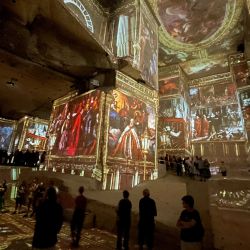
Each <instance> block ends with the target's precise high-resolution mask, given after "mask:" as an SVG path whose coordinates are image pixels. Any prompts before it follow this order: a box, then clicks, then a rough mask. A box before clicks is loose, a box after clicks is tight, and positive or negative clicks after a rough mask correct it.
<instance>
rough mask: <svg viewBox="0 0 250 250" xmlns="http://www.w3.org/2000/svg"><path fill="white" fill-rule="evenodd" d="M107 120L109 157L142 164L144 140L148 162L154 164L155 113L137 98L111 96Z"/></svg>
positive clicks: (118, 95) (120, 94) (119, 94)
mask: <svg viewBox="0 0 250 250" xmlns="http://www.w3.org/2000/svg"><path fill="white" fill-rule="evenodd" d="M112 96H113V103H112V105H111V109H110V116H109V140H108V157H110V158H119V159H120V160H124V161H125V162H126V160H132V161H142V160H143V148H142V143H143V137H145V135H146V136H147V137H148V139H149V145H148V148H147V162H154V161H155V110H154V109H153V108H152V107H151V106H150V105H148V104H146V103H145V102H143V101H140V100H139V99H138V98H136V97H132V96H129V95H127V94H124V93H122V92H120V91H117V90H114V91H113V93H112Z"/></svg>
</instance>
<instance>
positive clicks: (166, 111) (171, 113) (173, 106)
mask: <svg viewBox="0 0 250 250" xmlns="http://www.w3.org/2000/svg"><path fill="white" fill-rule="evenodd" d="M188 112H189V109H188V105H187V103H186V102H185V101H184V99H183V98H174V99H166V100H160V107H159V117H165V118H183V119H184V120H187V118H188Z"/></svg>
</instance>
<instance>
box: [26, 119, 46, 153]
mask: <svg viewBox="0 0 250 250" xmlns="http://www.w3.org/2000/svg"><path fill="white" fill-rule="evenodd" d="M47 131H48V124H47V123H46V124H45V123H42V122H39V121H36V122H33V121H32V119H29V123H28V127H27V130H26V135H25V139H24V142H23V146H22V148H23V149H29V150H38V151H42V150H45V144H46V141H47V137H46V136H47Z"/></svg>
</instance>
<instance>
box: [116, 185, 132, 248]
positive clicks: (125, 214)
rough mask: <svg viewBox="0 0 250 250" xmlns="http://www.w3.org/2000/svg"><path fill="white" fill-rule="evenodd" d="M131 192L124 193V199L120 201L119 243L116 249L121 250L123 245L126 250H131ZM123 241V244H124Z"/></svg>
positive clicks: (118, 213)
mask: <svg viewBox="0 0 250 250" xmlns="http://www.w3.org/2000/svg"><path fill="white" fill-rule="evenodd" d="M128 197H129V192H128V191H127V190H124V191H123V199H121V200H120V201H119V204H118V209H117V242H116V249H117V250H121V249H122V245H123V248H124V249H125V250H128V249H129V231H130V226H131V209H132V203H131V201H130V200H129V199H128ZM122 239H123V244H122Z"/></svg>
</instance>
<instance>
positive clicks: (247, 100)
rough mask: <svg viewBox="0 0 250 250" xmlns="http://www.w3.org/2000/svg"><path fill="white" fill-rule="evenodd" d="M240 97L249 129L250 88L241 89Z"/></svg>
mask: <svg viewBox="0 0 250 250" xmlns="http://www.w3.org/2000/svg"><path fill="white" fill-rule="evenodd" d="M239 99H240V104H241V109H242V113H243V118H244V120H245V125H246V126H247V129H248V130H250V89H245V90H241V91H240V93H239Z"/></svg>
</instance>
